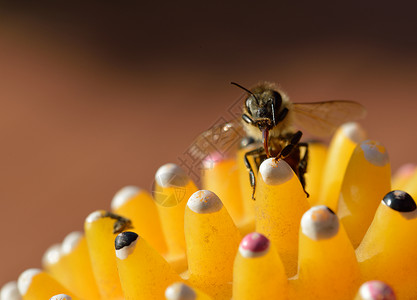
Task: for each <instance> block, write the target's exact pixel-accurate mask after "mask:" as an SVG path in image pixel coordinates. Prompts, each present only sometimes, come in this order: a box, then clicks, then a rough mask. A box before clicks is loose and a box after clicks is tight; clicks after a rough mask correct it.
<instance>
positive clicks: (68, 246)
mask: <svg viewBox="0 0 417 300" xmlns="http://www.w3.org/2000/svg"><path fill="white" fill-rule="evenodd" d="M82 238H83V233H82V232H81V231H73V232H71V233H69V234H67V236H66V237H65V238H64V241H63V242H62V245H61V251H62V254H64V255H67V254H69V253H71V252H72V251H73V250H74V249H75V247H77V246H78V244H79V243H80V241H81V239H82Z"/></svg>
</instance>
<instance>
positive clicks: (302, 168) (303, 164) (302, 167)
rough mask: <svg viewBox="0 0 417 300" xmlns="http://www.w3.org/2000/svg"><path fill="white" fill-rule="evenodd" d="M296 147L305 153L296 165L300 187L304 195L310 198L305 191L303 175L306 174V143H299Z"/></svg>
mask: <svg viewBox="0 0 417 300" xmlns="http://www.w3.org/2000/svg"><path fill="white" fill-rule="evenodd" d="M298 147H305V152H304V155H303V158H302V159H301V160H300V162H299V163H298V179H300V182H301V185H302V186H303V190H304V193H305V194H306V196H307V198H308V197H310V194H309V193H308V192H307V191H306V180H305V177H304V175H305V173H307V162H308V143H299V144H298Z"/></svg>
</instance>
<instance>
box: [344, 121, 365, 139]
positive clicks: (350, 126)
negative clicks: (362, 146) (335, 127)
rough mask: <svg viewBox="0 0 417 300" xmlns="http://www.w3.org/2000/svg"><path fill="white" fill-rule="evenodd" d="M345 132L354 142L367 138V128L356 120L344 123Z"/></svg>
mask: <svg viewBox="0 0 417 300" xmlns="http://www.w3.org/2000/svg"><path fill="white" fill-rule="evenodd" d="M342 130H343V133H344V134H345V136H346V137H347V138H349V139H350V140H351V141H352V142H355V143H357V144H358V143H360V142H362V141H364V140H365V139H366V132H365V130H364V129H363V128H362V127H361V126H360V125H359V124H358V123H356V122H349V123H345V124H343V125H342Z"/></svg>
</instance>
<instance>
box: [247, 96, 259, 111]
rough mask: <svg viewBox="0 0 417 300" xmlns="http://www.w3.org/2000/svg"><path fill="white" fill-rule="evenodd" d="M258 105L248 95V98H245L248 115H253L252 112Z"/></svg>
mask: <svg viewBox="0 0 417 300" xmlns="http://www.w3.org/2000/svg"><path fill="white" fill-rule="evenodd" d="M257 107H258V105H257V103H256V100H255V99H254V98H253V97H252V96H250V97H249V98H248V99H246V108H247V109H248V111H249V114H250V115H252V116H253V115H254V112H256V108H257Z"/></svg>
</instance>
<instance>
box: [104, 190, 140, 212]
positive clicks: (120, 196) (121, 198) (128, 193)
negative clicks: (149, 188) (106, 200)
mask: <svg viewBox="0 0 417 300" xmlns="http://www.w3.org/2000/svg"><path fill="white" fill-rule="evenodd" d="M140 191H141V189H140V188H138V187H137V186H133V185H129V186H125V187H123V188H121V189H120V190H119V191H118V192H117V193H116V194H115V195H114V197H113V200H112V201H111V209H112V210H116V209H118V208H119V207H121V206H122V205H123V204H125V203H126V202H128V201H129V200H130V199H132V198H133V197H134V196H136V195H137V194H139V192H140Z"/></svg>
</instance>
